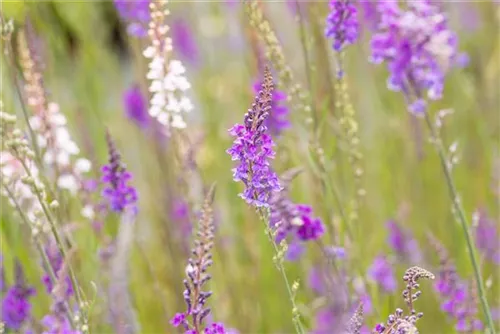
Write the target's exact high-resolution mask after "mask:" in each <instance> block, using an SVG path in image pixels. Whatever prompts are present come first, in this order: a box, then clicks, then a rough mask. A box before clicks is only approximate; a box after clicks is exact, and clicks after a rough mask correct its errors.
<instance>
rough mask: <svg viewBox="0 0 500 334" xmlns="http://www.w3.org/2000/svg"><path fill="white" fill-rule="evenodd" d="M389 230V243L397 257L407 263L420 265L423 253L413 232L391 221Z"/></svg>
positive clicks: (388, 223)
mask: <svg viewBox="0 0 500 334" xmlns="http://www.w3.org/2000/svg"><path fill="white" fill-rule="evenodd" d="M386 226H387V229H388V230H389V236H388V238H387V243H388V244H389V246H391V248H392V249H393V251H394V252H395V253H396V255H397V257H398V258H399V259H400V260H402V261H405V262H409V263H412V264H418V263H420V262H421V261H422V253H421V251H420V248H419V246H418V243H417V240H415V238H413V236H412V235H411V232H410V231H408V230H406V229H404V228H403V227H402V226H400V225H399V224H398V223H397V222H396V221H394V220H389V221H388V222H387V224H386Z"/></svg>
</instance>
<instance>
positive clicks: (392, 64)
mask: <svg viewBox="0 0 500 334" xmlns="http://www.w3.org/2000/svg"><path fill="white" fill-rule="evenodd" d="M377 9H378V11H379V14H380V22H379V25H378V27H377V28H378V29H377V32H376V33H375V34H374V35H373V37H372V40H371V48H372V57H371V58H372V61H373V62H375V63H378V64H380V63H382V62H386V63H387V65H388V68H389V71H390V77H389V79H388V87H389V88H390V89H392V90H395V91H401V92H402V93H403V95H404V97H405V99H406V101H407V104H408V107H409V110H410V111H411V112H413V113H416V114H417V115H421V116H423V118H424V119H425V123H426V125H427V127H428V129H429V131H430V136H431V141H432V143H433V144H434V146H435V148H436V150H437V152H438V155H439V159H440V163H441V168H442V170H443V174H444V176H445V179H446V185H447V187H448V192H449V195H450V199H451V201H452V205H453V211H454V213H455V214H456V216H457V218H458V220H459V222H460V225H461V227H462V231H463V234H464V238H465V241H466V243H467V250H468V253H469V258H470V261H471V264H472V267H473V269H474V277H475V280H476V285H477V288H478V294H479V297H480V300H481V305H482V308H483V312H484V314H485V317H486V320H487V322H488V327H489V330H490V332H492V333H495V327H494V323H493V319H492V317H491V312H490V307H489V305H488V300H487V298H486V293H485V289H484V284H483V280H482V276H481V269H480V266H479V263H478V260H477V256H476V250H475V247H474V242H473V239H472V236H471V233H470V231H469V226H470V225H469V222H468V219H467V217H466V215H465V211H464V209H463V207H462V203H461V200H460V197H459V195H458V191H457V189H456V187H455V183H454V182H453V177H452V171H451V168H452V166H453V164H450V161H448V157H447V151H446V150H445V148H444V145H443V142H442V141H441V138H440V136H439V132H438V129H439V126H440V125H439V124H433V122H432V120H431V117H430V115H429V113H428V112H427V108H426V106H427V102H426V97H425V95H427V97H428V98H429V99H430V100H439V99H441V97H442V94H443V88H444V80H445V77H446V74H447V73H448V72H449V71H450V70H451V69H452V68H453V67H455V66H457V65H461V63H460V59H461V57H460V54H459V53H458V51H457V44H458V43H457V37H456V35H455V33H454V32H453V31H451V30H450V29H449V28H448V24H447V18H446V15H445V14H444V13H442V11H441V9H440V7H439V6H438V5H436V4H434V3H432V2H430V1H418V2H414V1H408V4H407V9H402V8H400V6H399V4H398V2H392V1H391V2H387V1H380V2H379V3H378V7H377Z"/></svg>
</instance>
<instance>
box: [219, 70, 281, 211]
mask: <svg viewBox="0 0 500 334" xmlns="http://www.w3.org/2000/svg"><path fill="white" fill-rule="evenodd" d="M273 89H274V84H273V78H272V76H271V72H270V71H269V69H268V68H266V70H265V73H264V83H263V85H262V90H261V91H260V92H259V94H258V95H257V96H256V97H255V102H254V103H253V104H252V108H251V109H249V110H248V112H247V113H246V114H245V121H244V124H243V125H242V124H236V125H235V126H233V127H232V128H231V129H230V130H229V132H230V134H231V135H232V136H234V137H235V140H234V142H233V146H232V147H231V148H230V149H228V150H227V153H228V154H230V155H231V158H232V160H236V161H239V162H240V163H239V165H238V167H236V168H234V169H233V179H234V180H235V181H242V182H243V184H244V185H245V190H244V192H243V193H241V194H240V197H241V198H243V199H244V200H245V201H246V202H247V203H248V204H250V205H253V206H255V207H269V204H268V202H269V198H270V197H271V195H272V194H273V193H275V192H279V191H280V190H281V186H280V184H279V181H278V177H277V176H276V173H274V171H273V170H272V168H271V166H270V163H269V159H273V158H274V154H275V153H274V150H273V146H274V142H273V139H272V138H271V136H270V135H269V134H268V133H267V127H266V125H265V124H264V122H265V120H266V119H267V118H268V116H269V112H270V111H271V104H272V93H273Z"/></svg>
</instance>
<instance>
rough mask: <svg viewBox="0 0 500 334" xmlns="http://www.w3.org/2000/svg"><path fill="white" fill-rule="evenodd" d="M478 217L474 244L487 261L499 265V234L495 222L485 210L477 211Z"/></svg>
mask: <svg viewBox="0 0 500 334" xmlns="http://www.w3.org/2000/svg"><path fill="white" fill-rule="evenodd" d="M478 214H479V219H478V222H477V226H476V229H475V237H476V245H477V248H478V249H479V251H480V252H481V253H482V254H483V256H484V257H485V258H486V259H488V260H489V261H491V262H493V263H495V264H497V265H500V235H499V233H498V228H497V225H496V224H495V222H494V221H493V220H491V219H489V218H488V217H487V215H486V213H485V212H483V211H479V212H478Z"/></svg>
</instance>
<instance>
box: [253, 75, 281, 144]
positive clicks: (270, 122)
mask: <svg viewBox="0 0 500 334" xmlns="http://www.w3.org/2000/svg"><path fill="white" fill-rule="evenodd" d="M261 88H262V82H261V81H257V82H255V84H254V85H253V90H254V92H255V93H256V94H258V93H259V90H260V89H261ZM286 98H287V96H286V93H285V92H282V91H279V90H277V89H275V90H274V91H273V94H272V101H271V109H270V110H269V115H268V117H267V118H266V120H265V121H264V125H265V126H266V127H267V128H268V129H269V132H270V133H271V135H272V136H275V137H278V136H279V135H280V134H281V133H282V132H283V131H284V130H286V129H288V128H289V127H290V122H289V121H288V116H289V114H290V110H289V109H288V107H287V106H286V105H285V102H286Z"/></svg>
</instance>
